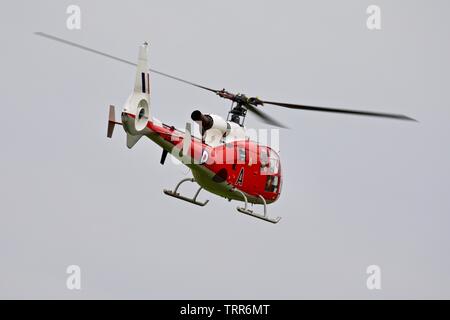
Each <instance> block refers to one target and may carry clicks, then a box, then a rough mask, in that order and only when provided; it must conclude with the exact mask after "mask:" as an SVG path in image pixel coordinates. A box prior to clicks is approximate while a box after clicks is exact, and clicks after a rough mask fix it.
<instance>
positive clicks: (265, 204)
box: [234, 189, 281, 223]
mask: <svg viewBox="0 0 450 320" xmlns="http://www.w3.org/2000/svg"><path fill="white" fill-rule="evenodd" d="M234 191H237V192H239V193H240V194H241V195H242V196H243V197H244V203H245V205H244V207H243V208H242V207H237V211H239V212H241V213H244V214H247V215H249V216H252V217H254V218H258V219H261V220H264V221H267V222H271V223H278V222H279V221H280V220H281V217H276V218H270V217H268V216H267V203H266V200H265V199H264V198H263V197H262V196H259V198H260V199H261V200H262V202H263V206H264V215H262V214H259V213H255V212H253V210H250V209H248V208H247V207H248V200H247V196H246V195H245V193H243V192H242V191H241V190H238V189H234Z"/></svg>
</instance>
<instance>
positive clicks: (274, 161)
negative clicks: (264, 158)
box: [269, 156, 278, 174]
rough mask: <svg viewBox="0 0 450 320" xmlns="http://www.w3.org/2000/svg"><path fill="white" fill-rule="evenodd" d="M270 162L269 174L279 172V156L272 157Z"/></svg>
mask: <svg viewBox="0 0 450 320" xmlns="http://www.w3.org/2000/svg"><path fill="white" fill-rule="evenodd" d="M269 161H270V164H269V174H277V173H278V158H273V157H272V156H271V157H270V160H269Z"/></svg>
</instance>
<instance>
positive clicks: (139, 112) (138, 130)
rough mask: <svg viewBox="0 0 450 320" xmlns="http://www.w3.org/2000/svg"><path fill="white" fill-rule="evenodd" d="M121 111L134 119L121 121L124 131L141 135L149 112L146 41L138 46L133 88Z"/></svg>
mask: <svg viewBox="0 0 450 320" xmlns="http://www.w3.org/2000/svg"><path fill="white" fill-rule="evenodd" d="M123 112H124V113H126V114H132V115H133V116H134V117H133V118H134V119H132V120H130V119H126V121H124V120H123V119H122V122H123V124H124V129H125V131H126V132H127V133H128V134H130V135H133V136H134V135H142V134H144V131H145V129H146V127H147V124H148V122H149V121H152V118H151V114H150V74H149V69H148V43H147V42H145V43H144V44H143V45H141V46H140V47H139V57H138V62H137V68H136V78H135V82H134V89H133V92H132V93H131V95H130V97H129V98H128V100H127V102H126V103H125V106H124V108H123Z"/></svg>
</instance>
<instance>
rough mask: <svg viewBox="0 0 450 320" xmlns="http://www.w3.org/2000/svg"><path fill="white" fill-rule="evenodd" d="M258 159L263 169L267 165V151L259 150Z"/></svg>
mask: <svg viewBox="0 0 450 320" xmlns="http://www.w3.org/2000/svg"><path fill="white" fill-rule="evenodd" d="M259 159H260V161H261V166H262V167H265V166H267V164H268V163H269V156H268V155H267V149H265V148H261V150H260V152H259Z"/></svg>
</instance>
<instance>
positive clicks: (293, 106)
mask: <svg viewBox="0 0 450 320" xmlns="http://www.w3.org/2000/svg"><path fill="white" fill-rule="evenodd" d="M262 102H263V103H264V104H272V105H276V106H280V107H283V108H289V109H297V110H309V111H321V112H332V113H343V114H354V115H359V116H369V117H381V118H391V119H397V120H408V121H417V120H415V119H413V118H410V117H408V116H405V115H403V114H392V113H382V112H372V111H360V110H348V109H335V108H324V107H313V106H305V105H301V104H291V103H282V102H273V101H262Z"/></svg>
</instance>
